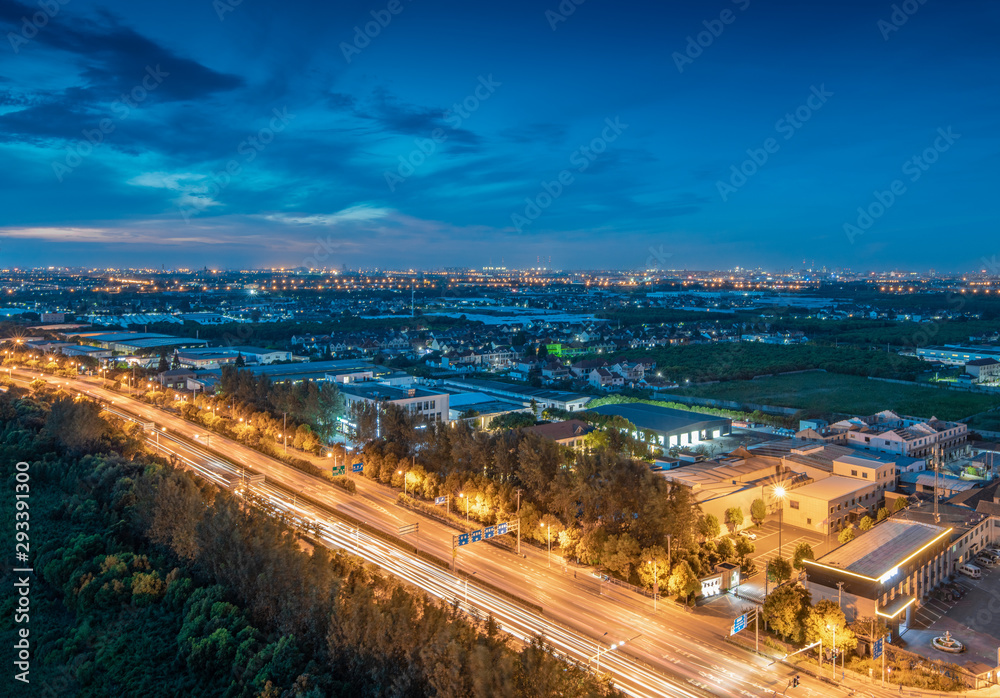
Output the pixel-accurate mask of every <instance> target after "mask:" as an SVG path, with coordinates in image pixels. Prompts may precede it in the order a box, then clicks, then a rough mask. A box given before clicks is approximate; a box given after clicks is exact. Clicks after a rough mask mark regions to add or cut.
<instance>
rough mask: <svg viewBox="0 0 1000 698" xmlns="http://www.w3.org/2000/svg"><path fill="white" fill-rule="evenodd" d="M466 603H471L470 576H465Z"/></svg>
mask: <svg viewBox="0 0 1000 698" xmlns="http://www.w3.org/2000/svg"><path fill="white" fill-rule="evenodd" d="M472 574H475V572H473V573H472ZM465 605H466V606H468V605H469V578H468V577H466V578H465Z"/></svg>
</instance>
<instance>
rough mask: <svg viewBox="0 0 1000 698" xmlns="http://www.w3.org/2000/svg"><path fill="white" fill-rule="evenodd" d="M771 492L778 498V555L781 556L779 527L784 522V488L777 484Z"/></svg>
mask: <svg viewBox="0 0 1000 698" xmlns="http://www.w3.org/2000/svg"><path fill="white" fill-rule="evenodd" d="M773 493H774V496H775V497H776V498H777V500H778V557H781V528H782V524H784V522H785V502H784V499H785V488H784V487H782V486H781V485H778V486H777V487H775V488H774V490H773Z"/></svg>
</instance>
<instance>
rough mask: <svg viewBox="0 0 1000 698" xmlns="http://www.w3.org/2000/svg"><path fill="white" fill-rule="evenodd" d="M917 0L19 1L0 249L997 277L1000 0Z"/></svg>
mask: <svg viewBox="0 0 1000 698" xmlns="http://www.w3.org/2000/svg"><path fill="white" fill-rule="evenodd" d="M904 5H906V4H905V3H904ZM912 5H913V6H912V7H910V5H906V8H907V11H904V10H902V9H894V8H896V7H898V6H894V5H892V4H886V5H884V6H882V5H870V4H867V3H859V2H854V3H848V4H841V5H838V6H836V7H833V6H831V7H823V8H816V7H813V8H803V7H799V6H796V5H794V4H792V3H786V2H777V3H762V2H757V1H753V2H751V1H749V0H739V1H738V2H720V3H718V4H717V5H715V6H711V7H709V6H703V7H698V8H694V9H692V8H675V7H666V8H654V9H651V8H648V7H643V6H642V4H641V3H634V4H626V5H624V6H622V5H616V6H614V7H611V6H608V5H602V4H600V3H596V2H591V3H582V4H579V5H577V4H576V3H573V2H564V3H562V4H561V5H560V4H559V3H556V2H552V3H549V4H545V5H534V4H532V5H530V6H529V4H528V3H515V4H508V5H505V6H504V7H503V8H479V7H477V8H475V9H470V8H468V7H463V6H462V5H460V4H458V3H450V2H435V3H412V4H411V3H410V2H407V1H405V0H399V1H398V2H386V3H375V4H367V3H349V4H348V5H347V6H346V7H338V8H336V9H334V8H326V7H323V6H320V5H318V4H313V3H306V4H305V5H303V6H302V7H300V8H296V11H293V12H291V13H286V14H281V15H279V14H277V13H275V12H273V11H271V9H270V8H268V7H263V6H253V5H251V4H247V3H235V2H228V1H227V0H220V1H219V2H216V3H214V4H211V3H201V2H199V3H194V2H185V3H180V4H178V5H176V6H172V7H171V9H170V11H169V12H167V11H166V10H165V9H164V8H157V7H141V8H137V7H134V6H131V5H129V4H125V3H121V2H110V3H100V4H98V3H91V2H86V1H83V0H80V1H77V2H74V3H72V4H66V5H58V7H57V10H56V11H54V12H50V14H45V12H49V11H46V10H41V11H40V10H39V9H38V7H37V6H34V5H27V4H21V3H18V2H13V1H12V0H5V1H4V2H2V3H0V23H3V25H4V29H5V31H4V34H5V42H4V43H6V44H7V46H6V50H5V51H4V52H3V53H2V54H0V55H2V58H0V75H3V79H2V80H0V94H2V96H3V98H2V100H0V104H2V106H0V149H2V151H3V153H4V156H5V157H6V158H7V160H8V162H10V163H11V166H10V167H8V168H7V169H6V170H5V172H4V173H3V174H2V175H0V177H2V178H3V179H2V180H0V182H2V191H3V192H4V194H3V195H2V199H0V201H3V208H4V211H5V213H7V215H6V216H5V217H4V220H2V221H0V238H2V241H0V266H4V267H13V266H20V267H30V266H49V265H52V264H54V263H55V264H60V265H95V266H98V265H99V266H136V265H142V264H144V263H149V262H150V261H152V260H154V259H155V260H157V261H159V262H160V263H164V264H166V265H167V266H174V267H176V266H191V267H201V266H206V265H207V266H209V267H217V268H229V267H280V266H283V267H286V268H294V267H299V266H307V267H308V266H318V267H323V266H328V267H338V268H339V267H340V266H342V265H346V266H348V267H351V268H357V267H380V268H387V267H388V268H409V267H414V268H436V267H440V266H463V265H465V266H477V267H478V266H484V265H487V264H490V263H492V264H494V265H499V264H505V265H507V266H509V267H522V268H523V267H531V266H536V265H541V266H551V267H554V268H561V269H596V268H602V267H604V268H611V269H641V268H643V267H645V266H647V264H646V261H647V259H648V258H649V257H650V256H654V257H656V258H657V259H656V261H657V266H659V267H673V266H677V267H680V268H689V269H696V268H713V267H723V268H732V267H734V266H742V267H751V268H752V267H757V266H767V267H769V268H771V269H776V270H777V269H787V268H790V267H795V268H797V267H799V265H800V262H801V260H802V259H803V258H807V259H813V258H822V259H823V260H824V262H823V263H825V264H826V265H827V266H828V267H831V268H833V267H850V268H854V269H862V268H863V269H872V270H881V269H892V268H917V269H927V268H929V267H933V268H935V269H938V270H942V271H962V270H970V271H971V270H975V269H977V268H982V267H983V263H982V261H981V260H982V259H983V258H984V252H985V258H990V256H991V254H993V253H994V250H993V249H991V248H990V245H989V242H990V240H991V239H992V237H991V235H992V231H993V230H995V223H996V215H995V211H994V210H993V207H991V206H990V204H989V201H990V200H991V197H990V194H991V193H992V192H991V184H992V181H993V179H994V178H993V177H992V176H991V164H990V163H991V160H992V158H991V157H990V155H992V154H995V153H996V152H997V150H998V147H997V146H998V138H997V135H996V133H995V130H994V129H991V128H990V126H992V124H991V123H990V120H989V116H990V115H991V114H992V113H995V111H996V107H997V94H998V91H997V90H996V89H995V87H996V86H995V84H994V83H995V77H993V76H992V75H991V74H989V73H988V72H987V70H986V67H987V66H988V65H989V64H990V62H991V59H994V58H995V47H994V46H993V45H991V43H990V37H991V35H992V34H993V33H994V29H995V27H996V19H997V10H996V8H995V7H994V6H990V5H989V4H988V3H981V2H964V3H960V4H958V5H956V4H951V5H948V6H947V7H946V6H944V5H943V4H940V3H938V4H935V3H927V4H919V3H913V4H912ZM53 7H56V6H53ZM909 10H913V11H912V12H910V11H909ZM956 10H957V11H956ZM39 12H41V13H42V14H43V15H44V16H42V15H40V14H39ZM970 18H974V19H975V21H970ZM307 20H308V21H307ZM88 139H89V140H90V141H92V142H93V143H96V145H91V144H90V143H88V142H87V141H88ZM227 168H229V169H230V173H229V174H221V173H225V172H226V169H227ZM859 209H860V211H859ZM956 234H957V235H960V236H962V238H963V239H964V240H966V241H967V242H968V243H970V244H968V245H965V246H950V245H949V246H944V245H942V244H941V243H942V241H944V240H948V239H950V238H951V237H952V236H955V235H956ZM820 251H822V253H823V254H818V252H820ZM442 259H444V260H448V261H446V262H442V261H441V260H442ZM500 259H503V260H504V261H503V262H500V261H499V260H500ZM549 259H551V263H549V262H548V261H547V260H549ZM537 260H540V261H537ZM823 263H821V264H820V266H822V264H823Z"/></svg>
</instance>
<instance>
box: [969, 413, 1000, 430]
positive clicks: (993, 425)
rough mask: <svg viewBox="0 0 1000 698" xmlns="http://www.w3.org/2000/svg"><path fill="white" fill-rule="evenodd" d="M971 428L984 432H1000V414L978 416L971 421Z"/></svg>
mask: <svg viewBox="0 0 1000 698" xmlns="http://www.w3.org/2000/svg"><path fill="white" fill-rule="evenodd" d="M969 428H970V429H982V430H984V431H1000V412H992V413H990V414H979V415H976V416H975V417H973V418H972V419H970V420H969Z"/></svg>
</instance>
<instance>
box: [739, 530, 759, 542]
mask: <svg viewBox="0 0 1000 698" xmlns="http://www.w3.org/2000/svg"><path fill="white" fill-rule="evenodd" d="M737 535H740V536H743V537H744V538H749V539H750V540H757V534H756V533H752V532H751V531H740V532H739V533H738V534H737Z"/></svg>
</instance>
